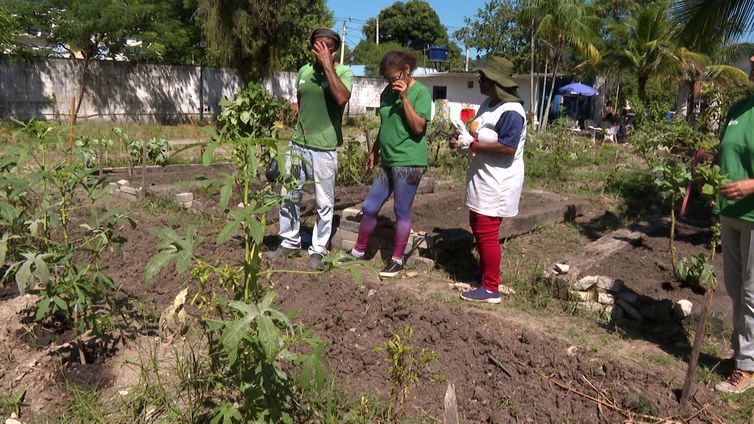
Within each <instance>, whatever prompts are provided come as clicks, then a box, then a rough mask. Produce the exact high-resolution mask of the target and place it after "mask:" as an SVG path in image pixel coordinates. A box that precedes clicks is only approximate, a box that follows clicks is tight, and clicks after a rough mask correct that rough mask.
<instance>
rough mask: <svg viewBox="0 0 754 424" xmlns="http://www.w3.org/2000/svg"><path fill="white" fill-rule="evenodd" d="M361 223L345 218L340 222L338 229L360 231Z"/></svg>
mask: <svg viewBox="0 0 754 424" xmlns="http://www.w3.org/2000/svg"><path fill="white" fill-rule="evenodd" d="M359 225H361V223H360V222H358V221H348V220H345V219H341V220H340V223H339V224H338V231H344V230H345V231H351V232H355V233H358V232H359Z"/></svg>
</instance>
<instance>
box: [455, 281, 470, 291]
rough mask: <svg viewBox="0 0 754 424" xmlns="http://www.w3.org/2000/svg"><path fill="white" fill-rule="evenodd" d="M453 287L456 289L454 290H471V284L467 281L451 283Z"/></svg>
mask: <svg viewBox="0 0 754 424" xmlns="http://www.w3.org/2000/svg"><path fill="white" fill-rule="evenodd" d="M453 288H454V289H456V290H458V291H462V292H467V291H469V290H471V284H468V283H453Z"/></svg>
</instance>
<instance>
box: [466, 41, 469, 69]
mask: <svg viewBox="0 0 754 424" xmlns="http://www.w3.org/2000/svg"><path fill="white" fill-rule="evenodd" d="M466 72H469V46H466Z"/></svg>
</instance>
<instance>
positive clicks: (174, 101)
mask: <svg viewBox="0 0 754 424" xmlns="http://www.w3.org/2000/svg"><path fill="white" fill-rule="evenodd" d="M82 72H83V61H82V60H68V59H45V60H37V61H32V62H21V61H18V60H10V59H8V58H2V59H0V117H5V118H7V117H14V118H17V119H29V118H38V119H60V120H65V119H67V116H68V114H69V111H70V108H71V101H72V99H73V97H74V96H75V97H77V99H76V101H77V102H79V101H80V99H78V97H79V81H80V78H81V76H82ZM86 86H87V89H86V92H85V94H84V96H83V103H82V104H81V108H80V110H79V119H84V120H86V119H91V120H133V121H165V122H174V121H183V120H186V119H188V117H190V116H194V117H199V116H201V115H205V117H207V118H208V117H211V115H212V114H216V113H219V111H220V107H219V106H218V102H219V101H220V99H222V98H223V97H229V98H232V97H233V96H234V95H235V93H236V92H237V91H238V90H239V89H240V88H241V87H242V86H243V81H242V79H241V77H240V76H239V75H238V73H237V72H236V71H234V70H230V69H222V68H212V67H204V68H200V67H194V66H168V65H149V64H134V63H128V62H111V61H93V62H91V63H90V64H89V72H88V77H87V81H86Z"/></svg>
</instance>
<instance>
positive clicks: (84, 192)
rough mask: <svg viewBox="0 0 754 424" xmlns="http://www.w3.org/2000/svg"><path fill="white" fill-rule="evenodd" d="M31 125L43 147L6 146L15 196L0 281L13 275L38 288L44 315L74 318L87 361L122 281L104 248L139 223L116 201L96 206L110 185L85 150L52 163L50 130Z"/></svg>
mask: <svg viewBox="0 0 754 424" xmlns="http://www.w3.org/2000/svg"><path fill="white" fill-rule="evenodd" d="M23 131H25V132H26V133H27V134H29V135H32V136H34V137H41V138H39V139H38V144H39V148H40V149H41V154H39V155H37V154H35V152H36V149H37V146H25V147H22V148H20V149H19V150H14V149H9V150H7V151H3V152H2V159H1V160H0V163H1V164H3V166H0V182H1V183H2V184H3V187H4V188H5V190H4V192H3V193H2V197H3V198H4V200H7V202H2V205H1V206H0V215H2V218H0V231H2V238H0V260H1V261H2V262H0V266H3V267H5V273H4V274H3V276H2V279H1V280H0V282H2V283H6V282H7V281H10V280H11V279H13V280H14V281H15V283H16V284H17V286H18V289H19V291H20V292H21V293H26V292H30V293H33V294H35V295H37V301H36V305H35V306H36V308H35V319H36V320H37V321H38V322H43V321H46V320H48V319H53V320H59V321H62V322H63V323H70V324H72V325H73V327H74V329H75V331H76V341H77V346H78V349H79V359H80V361H81V362H82V363H84V362H85V361H86V359H85V355H84V346H83V343H82V338H81V336H82V334H84V333H85V332H87V331H90V330H91V331H93V332H95V333H99V332H100V331H101V330H102V328H101V324H102V323H103V322H104V321H109V320H104V318H103V315H104V313H103V311H102V310H101V308H100V306H101V305H103V304H105V303H107V302H108V301H109V299H110V294H111V292H112V291H113V290H114V289H115V287H114V285H113V282H112V279H111V278H110V277H109V276H108V275H107V274H106V272H105V269H106V268H105V266H104V258H103V254H104V253H105V252H106V251H109V250H112V249H114V248H117V246H118V245H119V244H120V243H121V242H122V241H123V240H122V239H121V238H119V237H118V236H117V235H116V227H118V226H121V225H124V224H130V225H135V223H134V222H133V221H132V220H130V219H129V218H128V217H127V216H126V215H124V214H123V213H122V212H121V211H120V210H118V209H116V208H113V209H109V210H107V211H105V212H101V211H99V210H98V209H97V208H96V207H94V206H95V202H96V201H97V200H98V199H99V198H100V197H101V196H102V195H103V194H104V193H105V191H104V180H101V179H98V178H96V177H95V176H94V175H92V171H91V170H89V169H87V167H86V165H85V163H84V161H83V158H82V157H78V156H73V157H72V161H71V162H70V163H67V162H66V161H58V162H56V163H54V164H51V163H48V162H47V160H46V151H47V144H48V143H49V142H50V141H49V139H48V137H47V135H48V134H50V132H49V131H44V130H42V129H41V128H40V127H39V126H38V125H37V124H32V123H29V124H28V125H27V126H26V127H25V128H24V130H23ZM19 190H23V191H24V192H21V191H19ZM87 214H88V220H87V219H86V217H87ZM74 217H75V221H74ZM76 221H77V222H79V224H78V225H74V222H76ZM9 253H10V254H9ZM109 309H112V308H109Z"/></svg>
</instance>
